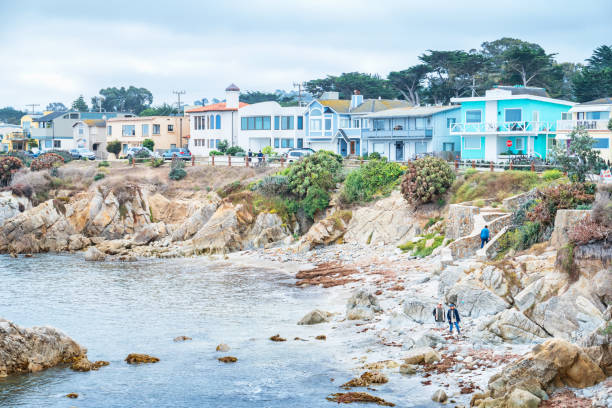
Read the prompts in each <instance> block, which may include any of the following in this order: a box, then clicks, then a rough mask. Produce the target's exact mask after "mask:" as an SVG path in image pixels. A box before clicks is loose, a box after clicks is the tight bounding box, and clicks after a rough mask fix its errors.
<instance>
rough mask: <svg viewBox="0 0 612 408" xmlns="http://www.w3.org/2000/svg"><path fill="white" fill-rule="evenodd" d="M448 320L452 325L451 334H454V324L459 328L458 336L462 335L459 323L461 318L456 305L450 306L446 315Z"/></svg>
mask: <svg viewBox="0 0 612 408" xmlns="http://www.w3.org/2000/svg"><path fill="white" fill-rule="evenodd" d="M446 319H447V320H448V324H449V325H450V332H451V334H453V324H454V325H455V327H456V328H457V334H459V335H461V330H460V329H459V322H460V321H461V318H460V317H459V312H458V311H457V309H455V304H454V303H451V304H450V309H448V312H447V313H446Z"/></svg>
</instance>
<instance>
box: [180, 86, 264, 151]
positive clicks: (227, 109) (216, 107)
mask: <svg viewBox="0 0 612 408" xmlns="http://www.w3.org/2000/svg"><path fill="white" fill-rule="evenodd" d="M245 106H247V104H246V103H244V102H240V88H238V87H237V86H236V85H234V84H231V85H230V86H228V87H227V88H225V102H219V103H213V104H211V105H206V106H198V107H197V108H193V109H188V110H187V111H185V113H186V114H187V115H188V116H189V129H190V134H191V137H190V138H189V150H190V151H191V153H192V154H194V155H196V156H208V155H209V154H210V151H211V150H217V146H218V144H219V142H221V141H222V140H224V141H226V142H227V143H228V145H229V146H237V145H238V134H239V132H240V117H239V116H238V109H241V108H243V107H245ZM262 121H263V119H262ZM257 124H258V125H260V124H261V126H263V122H261V123H260V122H259V121H258V122H257ZM241 147H242V148H245V146H241Z"/></svg>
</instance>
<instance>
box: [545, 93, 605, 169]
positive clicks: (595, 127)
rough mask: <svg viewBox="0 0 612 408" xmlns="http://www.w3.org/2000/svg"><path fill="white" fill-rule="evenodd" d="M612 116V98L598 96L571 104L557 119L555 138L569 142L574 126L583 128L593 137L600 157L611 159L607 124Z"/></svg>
mask: <svg viewBox="0 0 612 408" xmlns="http://www.w3.org/2000/svg"><path fill="white" fill-rule="evenodd" d="M610 118H612V98H600V99H596V100H594V101H590V102H584V103H581V104H578V105H575V106H573V107H572V108H571V109H570V110H569V112H567V113H566V114H564V115H563V118H562V120H559V121H557V140H558V143H559V142H560V141H562V142H565V143H569V134H570V132H571V131H572V130H574V129H576V128H582V129H585V130H586V131H587V132H588V133H589V135H590V136H591V137H592V138H593V139H595V145H594V146H593V147H594V148H595V149H597V150H599V152H600V156H601V158H602V159H604V160H607V161H610V160H612V149H610V145H611V144H612V131H611V130H610V129H608V124H609V122H610Z"/></svg>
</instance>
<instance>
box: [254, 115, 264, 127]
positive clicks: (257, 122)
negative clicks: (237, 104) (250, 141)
mask: <svg viewBox="0 0 612 408" xmlns="http://www.w3.org/2000/svg"><path fill="white" fill-rule="evenodd" d="M262 129H263V117H261V116H257V117H255V130H262Z"/></svg>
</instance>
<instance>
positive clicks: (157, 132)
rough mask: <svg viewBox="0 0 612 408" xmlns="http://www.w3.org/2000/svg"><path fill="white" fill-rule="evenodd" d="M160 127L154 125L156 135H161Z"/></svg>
mask: <svg viewBox="0 0 612 408" xmlns="http://www.w3.org/2000/svg"><path fill="white" fill-rule="evenodd" d="M159 128H160V126H159V125H153V134H154V135H159V130H160V129H159Z"/></svg>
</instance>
